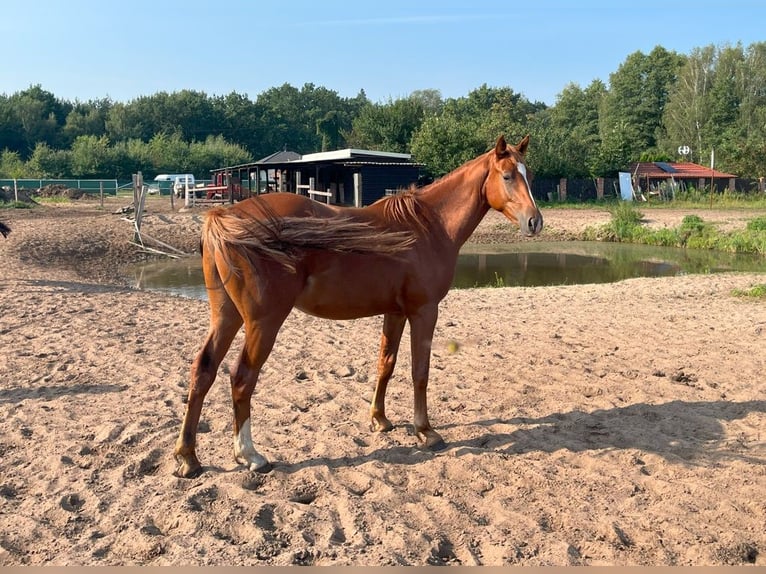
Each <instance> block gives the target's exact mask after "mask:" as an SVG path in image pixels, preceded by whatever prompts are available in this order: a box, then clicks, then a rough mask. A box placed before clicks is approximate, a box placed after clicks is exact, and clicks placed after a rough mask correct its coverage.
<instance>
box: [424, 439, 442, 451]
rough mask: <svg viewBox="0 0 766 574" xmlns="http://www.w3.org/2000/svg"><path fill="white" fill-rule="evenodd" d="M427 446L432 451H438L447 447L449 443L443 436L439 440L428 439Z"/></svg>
mask: <svg viewBox="0 0 766 574" xmlns="http://www.w3.org/2000/svg"><path fill="white" fill-rule="evenodd" d="M426 448H427V449H428V450H430V451H432V452H438V451H440V450H444V449H445V448H447V443H446V442H444V439H443V438H441V437H439V438H438V439H437V440H435V441H433V442H430V443H429V441H426Z"/></svg>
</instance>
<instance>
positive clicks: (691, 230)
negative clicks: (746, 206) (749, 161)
mask: <svg viewBox="0 0 766 574" xmlns="http://www.w3.org/2000/svg"><path fill="white" fill-rule="evenodd" d="M609 212H610V213H611V216H612V219H611V221H610V222H609V223H607V224H605V225H602V226H599V227H588V228H586V230H585V231H584V232H583V239H585V240H586V241H615V242H624V243H643V244H646V245H657V246H663V247H685V248H688V249H712V250H716V251H726V252H730V253H757V254H760V255H766V217H764V216H759V217H756V218H754V219H752V220H750V221H748V222H747V225H746V227H745V229H740V230H735V231H730V232H722V231H719V230H718V228H717V227H716V226H715V225H713V224H711V223H708V222H706V221H704V220H703V219H702V218H701V217H700V216H699V215H687V216H685V217H684V218H683V220H682V221H681V225H679V226H678V227H676V228H665V229H656V230H653V229H649V228H647V227H645V226H643V225H642V224H641V220H642V218H643V214H642V213H641V212H640V211H639V210H638V209H637V208H636V207H635V206H634V205H633V203H632V202H628V201H625V202H622V203H620V204H617V205H616V206H614V207H613V208H611V209H610V210H609Z"/></svg>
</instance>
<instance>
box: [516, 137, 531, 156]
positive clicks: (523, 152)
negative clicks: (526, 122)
mask: <svg viewBox="0 0 766 574" xmlns="http://www.w3.org/2000/svg"><path fill="white" fill-rule="evenodd" d="M528 145H529V134H527V135H525V136H524V139H523V140H521V141H520V142H519V145H517V146H516V149H517V150H519V153H520V154H521V155H526V154H527V146H528Z"/></svg>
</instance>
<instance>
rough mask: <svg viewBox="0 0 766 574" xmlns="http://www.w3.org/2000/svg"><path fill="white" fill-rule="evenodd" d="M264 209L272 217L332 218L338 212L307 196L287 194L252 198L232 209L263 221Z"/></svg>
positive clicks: (281, 193)
mask: <svg viewBox="0 0 766 574" xmlns="http://www.w3.org/2000/svg"><path fill="white" fill-rule="evenodd" d="M264 208H265V210H266V212H267V213H268V214H269V215H270V216H275V217H330V216H332V215H335V214H336V213H337V212H338V209H337V208H335V207H331V206H329V205H327V204H324V203H319V202H318V201H315V200H313V199H311V198H309V197H306V196H305V195H298V194H297V193H287V192H279V193H267V194H264V195H258V196H255V197H251V198H250V199H247V200H245V201H240V202H239V203H237V204H235V205H234V207H233V208H232V209H238V210H240V211H242V212H243V213H244V214H247V215H249V216H251V217H255V218H256V219H261V218H263V214H264Z"/></svg>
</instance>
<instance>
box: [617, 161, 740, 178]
mask: <svg viewBox="0 0 766 574" xmlns="http://www.w3.org/2000/svg"><path fill="white" fill-rule="evenodd" d="M630 173H631V174H632V175H634V176H635V177H637V178H648V179H668V178H671V177H672V178H674V179H698V178H709V177H713V178H727V179H728V178H730V177H737V176H736V175H734V174H731V173H724V172H722V171H718V170H715V169H710V168H709V167H705V166H704V165H699V164H696V163H691V162H680V163H672V162H664V161H654V162H639V163H632V164H631V165H630Z"/></svg>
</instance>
